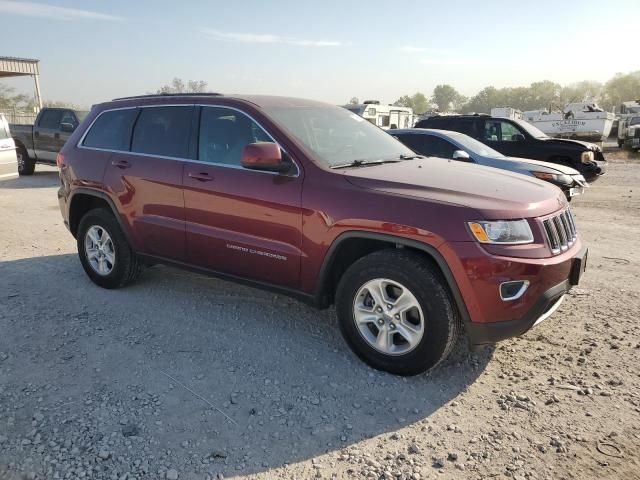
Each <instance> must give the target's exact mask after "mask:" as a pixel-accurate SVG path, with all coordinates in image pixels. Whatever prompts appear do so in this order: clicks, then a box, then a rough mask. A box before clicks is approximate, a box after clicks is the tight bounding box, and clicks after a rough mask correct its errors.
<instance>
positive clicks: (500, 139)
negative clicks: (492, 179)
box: [416, 114, 607, 182]
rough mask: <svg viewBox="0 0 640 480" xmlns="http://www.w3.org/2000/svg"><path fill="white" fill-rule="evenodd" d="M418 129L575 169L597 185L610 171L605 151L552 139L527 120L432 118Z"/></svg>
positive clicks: (503, 152) (422, 122)
mask: <svg viewBox="0 0 640 480" xmlns="http://www.w3.org/2000/svg"><path fill="white" fill-rule="evenodd" d="M416 128H435V129H440V130H453V131H456V132H460V133H465V134H467V135H469V136H470V137H472V138H475V139H476V140H478V141H479V142H482V143H484V144H485V145H488V146H490V147H491V148H493V149H494V150H497V151H499V152H500V153H502V154H503V155H506V156H508V157H518V158H531V159H534V160H542V161H544V162H550V163H557V164H559V165H564V166H568V167H571V168H575V169H576V170H578V172H580V173H581V174H582V176H583V177H584V178H585V179H586V180H587V181H588V182H593V181H595V180H597V179H598V177H600V176H601V175H603V174H604V173H605V171H606V165H607V163H606V161H605V159H604V155H603V154H602V149H601V148H600V147H599V146H598V145H596V144H593V143H587V142H582V141H579V140H568V139H559V138H550V137H548V136H547V135H546V134H544V133H543V132H541V131H540V130H539V129H538V128H536V127H534V126H533V125H531V124H530V123H527V122H525V121H523V120H518V119H510V118H500V117H491V116H489V115H482V114H480V115H455V116H454V115H449V116H446V117H431V118H427V119H425V120H422V121H420V122H418V123H417V124H416Z"/></svg>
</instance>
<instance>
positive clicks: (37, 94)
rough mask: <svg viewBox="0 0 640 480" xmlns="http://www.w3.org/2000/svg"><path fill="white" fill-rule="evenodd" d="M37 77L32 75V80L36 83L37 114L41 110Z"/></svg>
mask: <svg viewBox="0 0 640 480" xmlns="http://www.w3.org/2000/svg"><path fill="white" fill-rule="evenodd" d="M39 76H40V75H38V74H35V75H33V80H34V81H35V83H36V105H37V107H38V112H39V111H40V110H41V109H42V96H41V95H40V81H39V80H38V77H39ZM36 113H37V112H36Z"/></svg>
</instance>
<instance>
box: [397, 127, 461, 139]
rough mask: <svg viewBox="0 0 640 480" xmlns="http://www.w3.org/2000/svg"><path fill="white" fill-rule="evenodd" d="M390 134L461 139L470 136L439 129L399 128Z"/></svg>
mask: <svg viewBox="0 0 640 480" xmlns="http://www.w3.org/2000/svg"><path fill="white" fill-rule="evenodd" d="M389 133H391V135H395V134H397V133H399V134H403V133H415V134H422V135H434V136H436V137H449V138H451V137H461V136H463V135H464V136H465V137H467V136H468V135H465V134H464V133H460V132H456V131H453V130H441V129H439V128H397V129H393V130H389Z"/></svg>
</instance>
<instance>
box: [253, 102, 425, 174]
mask: <svg viewBox="0 0 640 480" xmlns="http://www.w3.org/2000/svg"><path fill="white" fill-rule="evenodd" d="M265 110H266V111H267V113H268V114H269V115H270V116H271V117H272V118H273V119H274V120H275V121H277V122H278V123H279V124H280V125H281V126H282V127H283V128H284V129H285V130H286V131H287V132H289V134H290V135H291V136H293V137H294V138H295V139H296V140H297V141H298V142H299V143H300V144H302V145H303V146H304V147H305V148H306V149H308V151H309V153H310V154H311V156H312V157H313V158H314V159H315V160H316V161H318V162H319V163H322V164H324V165H326V166H328V167H331V166H335V165H342V164H345V163H351V162H353V161H355V160H362V161H373V160H388V159H398V158H399V157H400V156H401V155H407V156H411V155H413V152H412V151H411V150H410V149H408V148H407V147H405V146H404V145H403V144H402V143H401V142H399V141H398V140H397V139H395V138H393V137H392V136H391V135H389V134H388V133H387V132H385V131H383V130H380V129H379V128H377V127H375V126H374V125H372V124H371V123H369V122H368V121H367V120H365V119H364V118H362V117H360V116H358V115H355V114H354V113H351V112H349V111H347V110H345V109H344V108H340V107H333V106H331V105H321V106H318V105H300V106H286V107H280V106H277V107H266V108H265Z"/></svg>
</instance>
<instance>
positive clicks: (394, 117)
mask: <svg viewBox="0 0 640 480" xmlns="http://www.w3.org/2000/svg"><path fill="white" fill-rule="evenodd" d="M343 107H344V108H346V109H347V110H349V111H351V112H353V113H356V114H358V115H360V116H361V117H362V118H364V119H365V120H367V121H369V122H371V123H373V124H374V125H377V126H378V127H380V128H382V129H384V130H389V129H393V128H411V127H413V125H414V123H415V118H414V117H415V115H414V114H413V110H412V109H411V108H408V107H396V106H395V105H381V104H380V102H379V101H378V100H365V102H364V103H356V104H349V105H343Z"/></svg>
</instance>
